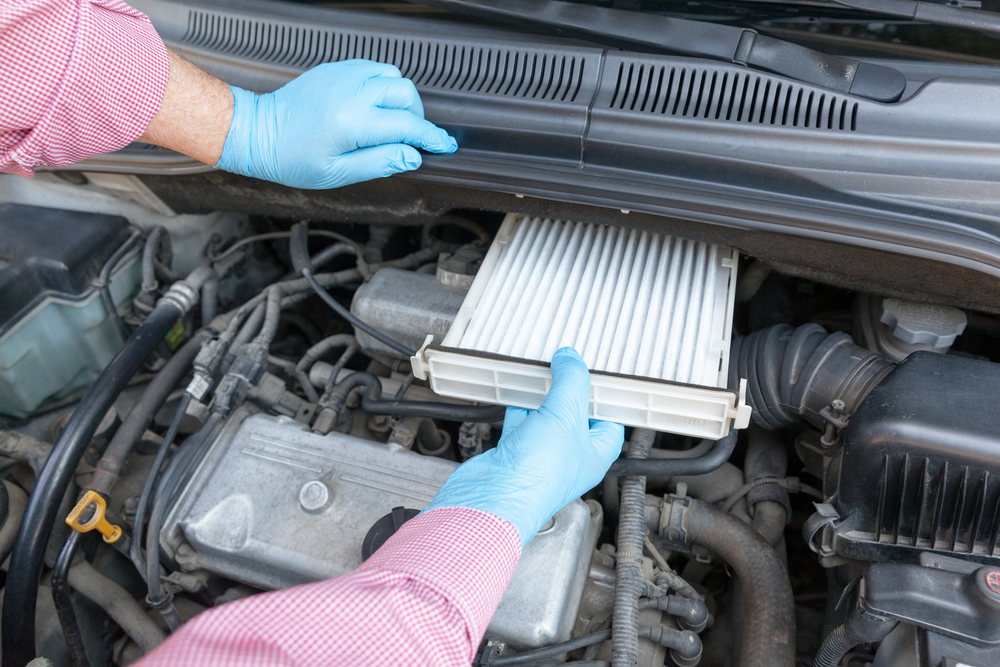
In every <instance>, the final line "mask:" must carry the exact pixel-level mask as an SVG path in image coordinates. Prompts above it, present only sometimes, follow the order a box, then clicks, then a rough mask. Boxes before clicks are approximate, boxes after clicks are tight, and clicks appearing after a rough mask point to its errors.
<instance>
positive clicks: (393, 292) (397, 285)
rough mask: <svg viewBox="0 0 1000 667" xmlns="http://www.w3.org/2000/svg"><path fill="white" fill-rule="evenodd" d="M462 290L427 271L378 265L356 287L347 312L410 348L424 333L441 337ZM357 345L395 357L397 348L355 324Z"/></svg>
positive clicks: (415, 346) (419, 342)
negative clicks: (370, 274) (378, 339)
mask: <svg viewBox="0 0 1000 667" xmlns="http://www.w3.org/2000/svg"><path fill="white" fill-rule="evenodd" d="M464 300H465V292H464V291H462V290H460V289H452V288H450V287H445V286H444V285H442V284H441V282H439V281H438V279H437V278H436V277H435V276H434V275H431V274H426V273H416V272H414V271H403V270H401V269H392V268H387V269H382V270H380V271H377V272H376V273H375V275H374V276H372V279H371V281H370V282H368V283H365V284H364V285H362V286H361V287H359V288H358V291H357V292H356V293H355V295H354V301H353V302H352V303H351V312H352V313H354V314H355V315H357V316H358V317H359V318H361V319H362V320H363V321H365V322H367V323H368V324H370V325H372V326H373V327H375V328H376V329H378V330H379V331H382V332H383V333H385V334H386V335H388V336H389V337H391V338H393V339H395V340H398V341H399V342H400V343H403V344H404V345H407V346H409V347H411V348H413V349H414V350H417V349H420V346H421V345H423V344H424V339H425V338H427V335H428V334H433V335H434V340H436V341H441V340H442V339H443V338H444V335H445V334H446V333H448V329H449V328H451V324H452V322H454V321H455V317H456V316H457V315H458V311H459V309H460V308H461V307H462V302H463V301H464ZM355 337H356V338H357V340H358V344H359V345H361V348H362V349H364V350H368V351H371V352H377V353H379V354H385V355H389V356H392V357H396V358H399V359H405V358H406V357H404V356H403V355H401V354H400V353H399V352H397V351H395V350H393V349H392V348H390V347H389V346H387V345H385V344H384V343H380V342H379V341H377V340H375V339H374V338H372V337H371V336H369V335H368V334H367V333H365V332H364V331H361V330H360V329H357V328H355Z"/></svg>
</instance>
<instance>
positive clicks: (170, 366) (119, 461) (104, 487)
mask: <svg viewBox="0 0 1000 667" xmlns="http://www.w3.org/2000/svg"><path fill="white" fill-rule="evenodd" d="M209 338H211V334H210V332H208V331H205V330H202V331H198V332H197V333H195V334H194V335H193V336H192V337H191V339H190V340H188V342H186V343H185V344H184V345H183V346H182V347H181V348H180V349H179V350H177V352H175V353H174V356H172V357H170V360H169V361H167V363H166V364H164V366H163V368H162V369H160V372H159V373H157V374H156V377H154V378H153V380H152V381H151V382H150V383H149V385H148V386H147V387H146V389H145V391H143V392H142V396H140V397H139V400H138V401H136V403H135V405H134V406H133V407H132V410H130V411H129V413H128V416H127V417H126V418H125V421H123V422H122V425H121V426H119V427H118V430H117V431H115V435H114V437H113V438H111V442H110V443H109V444H108V447H107V449H105V450H104V455H103V456H101V460H100V461H98V462H97V466H96V468H95V469H94V474H93V476H92V477H91V478H90V484H89V485H88V488H90V489H93V490H94V491H97V492H98V493H100V494H103V495H107V494H109V493H110V492H111V489H112V488H113V487H114V485H115V483H116V482H117V481H118V478H119V477H120V476H121V473H122V470H124V469H125V465H126V463H128V457H129V455H130V454H131V453H132V449H133V448H134V447H135V445H136V443H138V442H139V439H140V438H141V437H142V434H143V433H145V432H146V429H147V428H148V427H149V425H150V423H152V421H153V417H155V416H156V413H157V411H158V410H159V409H160V408H162V407H163V404H164V403H166V401H167V398H168V397H169V396H170V392H172V391H173V390H174V388H175V387H176V386H177V384H178V383H179V382H180V381H181V380H183V379H184V376H185V375H187V373H188V371H190V370H191V363H192V362H193V361H194V358H195V357H196V356H197V355H198V351H199V350H201V346H202V345H203V344H204V343H205V342H206V341H207V340H208V339H209Z"/></svg>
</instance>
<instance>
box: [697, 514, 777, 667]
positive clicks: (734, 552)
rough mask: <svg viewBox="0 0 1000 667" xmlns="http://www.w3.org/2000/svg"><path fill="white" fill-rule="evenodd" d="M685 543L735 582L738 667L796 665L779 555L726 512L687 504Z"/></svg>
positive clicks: (753, 532) (745, 525)
mask: <svg viewBox="0 0 1000 667" xmlns="http://www.w3.org/2000/svg"><path fill="white" fill-rule="evenodd" d="M684 523H685V526H686V527H687V531H688V537H687V539H688V541H689V542H693V543H694V544H698V545H701V546H703V547H705V548H707V549H708V550H709V551H712V552H714V553H715V554H718V555H719V556H720V557H721V558H722V559H723V560H724V561H726V562H727V563H728V564H729V566H730V567H731V568H732V569H733V570H734V571H735V572H736V575H737V576H738V577H739V581H740V586H741V587H742V588H743V600H744V605H745V610H744V617H743V618H744V625H743V639H742V647H741V652H740V655H741V656H742V661H741V663H740V667H793V666H794V665H795V602H794V600H793V599H792V585H791V583H790V582H789V580H788V573H787V572H785V568H784V566H783V565H782V564H781V560H779V558H778V554H777V553H775V551H774V549H773V548H772V547H771V545H770V544H768V543H767V542H766V541H765V540H764V538H763V537H761V536H760V534H759V533H758V532H757V531H755V530H754V529H753V528H752V527H751V526H749V525H748V524H746V523H744V522H743V521H741V520H740V519H738V518H736V517H735V516H733V515H732V514H729V513H728V512H723V511H722V510H720V509H719V508H717V507H714V506H712V505H709V504H708V503H704V502H701V501H700V500H694V499H692V500H691V504H690V506H689V507H688V509H687V510H686V512H685V516H684Z"/></svg>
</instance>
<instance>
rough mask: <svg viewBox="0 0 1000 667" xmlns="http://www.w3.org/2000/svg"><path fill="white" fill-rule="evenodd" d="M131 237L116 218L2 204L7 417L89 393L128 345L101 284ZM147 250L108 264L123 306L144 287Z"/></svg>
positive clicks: (1, 383) (2, 409)
mask: <svg viewBox="0 0 1000 667" xmlns="http://www.w3.org/2000/svg"><path fill="white" fill-rule="evenodd" d="M131 236H132V235H131V228H130V227H129V225H128V222H127V221H126V220H125V218H122V217H119V216H110V215H97V214H93V213H79V212H75V211H61V210H57V209H50V208H40V207H35V206H21V205H17V204H5V205H0V414H4V415H9V416H12V417H26V416H28V415H30V414H31V413H32V412H34V411H35V410H37V409H38V408H39V407H40V406H42V405H43V404H44V403H45V402H46V401H48V400H58V399H60V398H63V397H66V396H68V395H70V394H72V393H73V392H75V391H78V390H81V389H83V388H84V387H87V386H88V385H90V384H91V383H92V382H93V381H94V380H95V379H97V376H98V375H99V374H100V373H101V371H102V370H103V369H104V367H105V366H107V364H108V363H109V362H110V361H111V359H112V357H114V355H115V353H116V352H117V351H118V348H120V347H121V345H122V342H123V341H122V337H121V334H120V333H119V332H118V330H117V328H116V326H115V324H114V322H113V321H112V320H111V319H110V317H109V314H108V311H107V309H106V308H105V306H104V302H103V301H102V298H101V294H100V289H99V288H98V285H97V281H98V279H99V278H100V275H101V270H102V268H103V267H104V265H105V263H106V262H107V261H108V259H109V258H110V257H111V256H112V255H113V254H114V253H115V251H116V250H118V249H119V248H120V247H122V245H123V244H124V243H126V242H127V241H128V239H129V238H130V237H131ZM140 250H141V245H140V244H135V247H134V248H133V249H131V250H130V251H129V252H127V253H126V254H125V256H124V257H122V258H121V260H120V261H119V262H117V266H115V267H110V269H111V270H110V273H109V281H108V287H109V289H110V292H111V299H112V301H113V302H114V304H115V307H116V308H117V307H120V306H122V305H124V304H125V303H127V302H128V301H129V299H131V298H132V296H133V295H134V294H135V292H136V290H137V289H138V287H139V282H140V279H141V275H140V274H141V267H140V258H139V254H140Z"/></svg>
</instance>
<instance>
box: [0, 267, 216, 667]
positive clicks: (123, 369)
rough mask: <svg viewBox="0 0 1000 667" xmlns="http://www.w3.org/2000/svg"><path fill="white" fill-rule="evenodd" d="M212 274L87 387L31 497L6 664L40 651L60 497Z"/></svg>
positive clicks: (194, 278)
mask: <svg viewBox="0 0 1000 667" xmlns="http://www.w3.org/2000/svg"><path fill="white" fill-rule="evenodd" d="M207 276H208V273H207V272H206V273H205V274H204V275H202V272H201V270H200V269H199V270H196V271H195V272H194V273H192V275H191V276H189V277H188V279H187V280H185V281H182V282H178V283H174V285H173V286H171V288H170V289H169V290H168V291H167V293H166V294H165V295H164V296H163V297H162V298H161V299H160V300H159V301H157V303H156V307H155V308H153V311H152V312H151V313H150V314H149V316H148V317H147V318H146V319H145V320H144V321H143V323H142V324H141V325H140V326H139V327H138V328H137V329H136V330H135V331H134V332H133V333H132V335H131V336H130V337H129V339H128V340H127V341H126V342H125V345H124V346H123V347H122V349H121V350H119V352H118V354H117V355H116V356H115V358H114V359H112V360H111V363H110V364H109V365H108V367H107V368H106V369H104V372H103V373H101V375H100V377H98V378H97V381H96V382H94V384H93V385H92V386H91V387H90V389H89V390H88V391H87V393H86V395H85V396H84V397H83V400H81V401H80V404H79V405H78V406H77V408H76V410H74V412H73V416H72V417H70V419H69V421H68V422H67V424H66V428H65V429H63V432H62V434H61V435H60V436H59V440H58V441H56V444H55V446H54V447H53V448H52V453H51V454H50V455H49V458H48V461H46V463H45V467H44V468H42V472H41V474H40V475H39V476H38V481H37V482H36V483H35V489H34V491H33V492H32V493H31V496H30V498H29V499H28V507H27V509H26V510H25V513H24V519H23V520H22V522H21V529H20V531H19V532H18V535H17V541H16V542H15V543H14V551H13V552H12V555H11V562H10V570H9V572H8V575H7V585H6V590H5V593H4V600H3V621H2V632H0V635H2V651H3V667H23V666H24V665H25V664H27V663H28V662H30V661H31V660H32V659H33V658H34V657H35V606H36V602H37V599H38V583H39V582H38V579H39V575H40V574H41V571H42V563H43V558H44V555H45V548H46V545H47V544H48V541H49V535H50V534H51V533H52V528H53V526H54V525H55V522H56V519H57V517H56V514H57V513H58V511H59V504H60V500H61V499H62V497H63V495H65V493H66V489H67V488H68V487H69V485H70V482H71V481H72V479H73V475H74V473H75V472H76V467H77V465H78V464H79V463H80V459H81V457H82V456H83V453H84V452H85V451H86V449H87V446H88V445H90V441H91V439H92V438H93V437H94V432H95V431H96V430H97V426H98V425H99V424H100V422H101V419H103V418H104V415H105V413H107V411H108V409H109V408H110V407H111V405H112V404H113V403H114V402H115V400H116V399H117V398H118V395H119V394H120V393H121V391H122V389H124V388H125V385H126V384H127V383H128V381H129V380H130V379H131V378H132V376H133V375H135V373H136V371H138V370H139V368H140V367H141V366H142V364H143V362H144V361H145V360H146V357H147V356H149V353H150V352H151V351H152V350H153V349H154V348H155V347H156V346H157V345H159V344H160V341H162V340H163V338H164V337H165V336H166V335H167V332H169V331H170V329H171V328H173V326H174V324H175V323H176V322H177V320H178V319H179V318H181V317H182V316H183V315H184V314H185V313H186V312H187V311H188V310H190V308H191V307H192V306H193V305H194V304H195V303H197V301H198V291H199V289H200V288H201V281H202V280H203V279H204V278H206V277H207Z"/></svg>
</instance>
